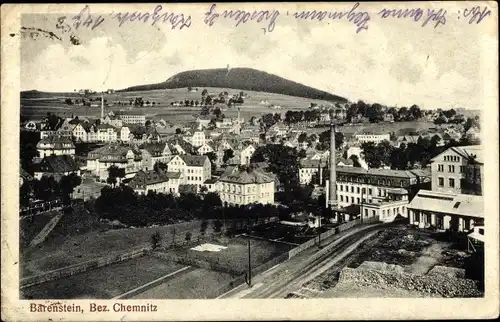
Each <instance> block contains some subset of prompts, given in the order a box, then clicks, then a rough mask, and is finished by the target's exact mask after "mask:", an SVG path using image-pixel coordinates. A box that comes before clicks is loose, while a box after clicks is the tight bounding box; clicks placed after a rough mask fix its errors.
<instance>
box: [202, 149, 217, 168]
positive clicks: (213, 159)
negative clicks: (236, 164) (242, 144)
mask: <svg viewBox="0 0 500 322" xmlns="http://www.w3.org/2000/svg"><path fill="white" fill-rule="evenodd" d="M205 155H206V156H207V157H208V159H209V160H210V165H211V167H212V168H211V169H212V173H213V172H215V170H217V154H216V153H215V152H213V151H212V152H207V153H205Z"/></svg>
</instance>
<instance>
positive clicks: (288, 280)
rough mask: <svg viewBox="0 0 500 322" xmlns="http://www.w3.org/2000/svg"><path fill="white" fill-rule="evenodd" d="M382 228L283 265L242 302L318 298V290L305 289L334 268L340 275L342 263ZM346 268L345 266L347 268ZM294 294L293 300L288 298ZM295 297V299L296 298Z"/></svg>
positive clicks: (356, 235) (357, 232)
mask: <svg viewBox="0 0 500 322" xmlns="http://www.w3.org/2000/svg"><path fill="white" fill-rule="evenodd" d="M384 228H385V226H383V225H380V224H378V225H372V226H368V227H367V228H365V229H363V230H360V231H356V232H355V233H353V234H350V235H346V236H344V237H342V238H339V239H337V240H335V241H333V242H332V243H330V244H328V245H326V246H325V247H323V249H321V250H319V251H317V252H315V253H313V254H312V255H310V256H308V257H306V258H303V259H301V261H300V262H295V263H287V262H285V263H284V264H282V265H280V267H278V268H277V269H275V270H274V271H273V273H272V274H270V275H268V276H264V277H263V280H262V281H260V282H257V281H256V282H257V284H258V286H257V285H255V286H257V287H255V288H253V289H250V290H247V291H246V292H245V295H244V296H242V298H285V297H296V298H306V297H315V296H316V295H317V292H319V291H317V290H314V289H309V288H307V287H303V285H304V284H306V283H307V282H309V281H311V280H313V279H314V278H315V277H317V276H319V275H320V274H322V273H324V272H325V271H327V270H329V269H332V268H334V266H336V265H337V266H336V270H338V271H340V270H341V269H342V268H343V267H341V266H342V263H341V261H342V259H343V258H345V257H346V256H348V255H349V254H350V253H352V252H353V251H354V250H355V249H356V248H357V247H358V246H359V245H360V244H361V243H362V242H364V241H365V240H367V239H369V238H370V237H372V236H374V235H375V234H376V233H377V232H378V231H380V230H383V229H384ZM345 265H346V264H345ZM289 294H292V296H287V295H289ZM294 295H295V296H294Z"/></svg>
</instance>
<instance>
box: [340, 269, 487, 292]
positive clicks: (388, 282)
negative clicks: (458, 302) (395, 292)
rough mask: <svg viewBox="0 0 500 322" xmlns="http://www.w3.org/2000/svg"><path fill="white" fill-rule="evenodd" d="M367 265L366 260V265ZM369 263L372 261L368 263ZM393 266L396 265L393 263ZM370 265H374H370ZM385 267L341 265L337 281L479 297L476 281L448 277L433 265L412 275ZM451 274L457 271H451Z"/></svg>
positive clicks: (448, 275)
mask: <svg viewBox="0 0 500 322" xmlns="http://www.w3.org/2000/svg"><path fill="white" fill-rule="evenodd" d="M368 266H370V264H369V265H368ZM371 266H373V264H371ZM394 266H397V265H394ZM373 267H374V266H373ZM381 267H383V268H384V269H385V270H378V269H373V268H362V267H361V266H360V267H359V268H357V269H353V268H344V269H343V270H342V271H341V273H340V280H339V284H343V283H347V284H350V285H352V284H355V285H359V286H361V285H365V286H376V287H378V288H381V289H387V288H397V289H403V290H409V291H416V292H419V293H422V295H423V296H436V295H437V296H442V297H479V296H482V295H483V294H482V293H481V292H480V291H479V289H478V283H477V281H474V280H470V279H464V278H450V272H449V271H448V270H445V271H446V272H447V274H442V272H443V269H440V268H438V269H436V271H435V272H434V274H429V275H423V276H422V275H414V274H408V273H403V272H401V271H400V269H399V268H396V267H390V266H384V265H381ZM454 274H455V276H456V274H459V275H460V273H457V272H454Z"/></svg>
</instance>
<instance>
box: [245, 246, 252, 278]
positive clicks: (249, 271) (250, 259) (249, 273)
mask: <svg viewBox="0 0 500 322" xmlns="http://www.w3.org/2000/svg"><path fill="white" fill-rule="evenodd" d="M245 282H246V283H247V285H248V286H249V287H252V256H251V253H250V239H248V273H247V274H245Z"/></svg>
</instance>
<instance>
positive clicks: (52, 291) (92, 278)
mask: <svg viewBox="0 0 500 322" xmlns="http://www.w3.org/2000/svg"><path fill="white" fill-rule="evenodd" d="M182 267H183V266H182V265H179V264H176V263H171V262H167V261H164V260H161V259H158V258H155V257H150V256H141V257H137V258H134V259H130V260H126V261H123V262H120V263H117V264H112V265H108V266H104V267H101V268H96V269H91V270H88V271H86V272H84V273H81V274H76V275H73V276H70V277H66V278H62V279H58V280H54V281H50V282H46V283H43V284H38V285H35V286H31V287H28V288H26V289H22V290H21V298H25V299H84V298H87V299H89V298H92V299H111V298H113V297H115V296H118V295H121V294H123V293H125V292H127V291H129V290H132V289H134V288H136V287H139V286H142V285H144V284H146V283H148V282H150V281H153V280H155V279H157V278H160V277H162V276H165V275H167V274H169V273H172V272H175V271H176V270H178V269H180V268H182Z"/></svg>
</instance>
